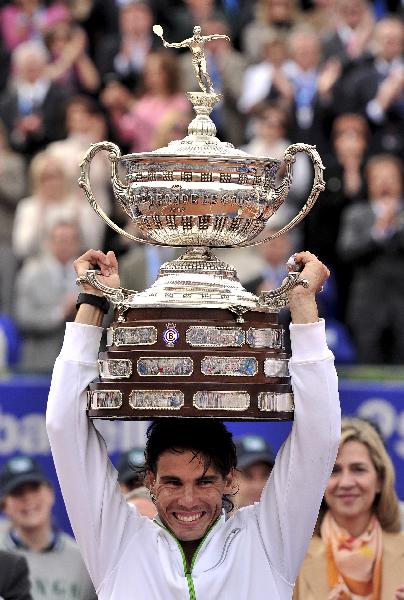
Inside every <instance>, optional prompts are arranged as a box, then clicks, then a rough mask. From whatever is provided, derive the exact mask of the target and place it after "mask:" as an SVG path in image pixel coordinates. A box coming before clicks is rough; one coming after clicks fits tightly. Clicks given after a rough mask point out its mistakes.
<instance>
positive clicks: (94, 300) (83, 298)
mask: <svg viewBox="0 0 404 600" xmlns="http://www.w3.org/2000/svg"><path fill="white" fill-rule="evenodd" d="M81 304H90V305H91V306H96V307H97V308H99V309H100V310H102V312H103V313H104V314H107V312H108V311H109V307H110V304H109V302H108V300H107V299H106V298H104V296H96V295H95V294H85V293H84V292H83V293H81V294H79V296H78V298H77V303H76V310H78V309H79V307H80V305H81Z"/></svg>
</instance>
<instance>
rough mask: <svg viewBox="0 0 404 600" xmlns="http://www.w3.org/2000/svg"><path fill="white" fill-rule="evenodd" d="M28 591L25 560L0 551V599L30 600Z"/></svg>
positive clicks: (28, 583)
mask: <svg viewBox="0 0 404 600" xmlns="http://www.w3.org/2000/svg"><path fill="white" fill-rule="evenodd" d="M30 589H31V583H30V581H29V572H28V564H27V561H26V560H25V558H24V557H23V556H16V555H15V554H13V553H12V552H6V551H5V550H0V597H1V598H2V599H3V600H32V596H31V594H30Z"/></svg>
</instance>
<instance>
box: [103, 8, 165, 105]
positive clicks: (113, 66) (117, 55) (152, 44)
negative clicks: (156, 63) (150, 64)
mask: <svg viewBox="0 0 404 600" xmlns="http://www.w3.org/2000/svg"><path fill="white" fill-rule="evenodd" d="M152 25H153V13H152V10H151V8H150V5H149V3H148V2H146V1H144V0H139V1H137V0H130V1H128V2H124V3H123V4H121V5H120V7H119V35H116V34H111V35H109V36H107V37H106V38H104V39H102V40H101V41H100V43H99V44H98V46H97V48H96V49H95V50H96V64H97V67H98V70H99V72H100V75H101V78H102V81H103V83H104V84H106V83H107V82H108V80H110V79H111V78H112V79H117V80H118V81H120V83H122V84H123V85H125V86H126V87H127V88H128V90H131V91H132V92H134V93H138V92H139V91H140V90H139V88H140V84H141V82H142V74H143V70H144V67H145V62H146V58H147V56H148V55H149V54H150V52H154V51H156V50H160V49H161V41H160V40H159V38H158V37H157V36H156V35H154V34H153V31H152Z"/></svg>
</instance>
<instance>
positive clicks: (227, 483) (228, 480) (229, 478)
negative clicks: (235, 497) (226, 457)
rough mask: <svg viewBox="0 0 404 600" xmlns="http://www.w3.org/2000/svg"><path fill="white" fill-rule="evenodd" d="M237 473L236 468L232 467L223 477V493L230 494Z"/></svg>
mask: <svg viewBox="0 0 404 600" xmlns="http://www.w3.org/2000/svg"><path fill="white" fill-rule="evenodd" d="M236 479H237V474H236V469H234V468H232V469H231V471H230V472H229V473H227V475H226V476H225V478H224V492H225V494H230V493H232V492H233V491H234V486H235V484H236Z"/></svg>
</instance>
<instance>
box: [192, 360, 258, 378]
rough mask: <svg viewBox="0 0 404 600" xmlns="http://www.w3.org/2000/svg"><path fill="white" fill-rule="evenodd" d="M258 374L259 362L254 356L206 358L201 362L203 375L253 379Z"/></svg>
mask: <svg viewBox="0 0 404 600" xmlns="http://www.w3.org/2000/svg"><path fill="white" fill-rule="evenodd" d="M257 372H258V362H257V359H256V358H255V357H254V356H245V357H243V356H241V357H240V356H205V357H204V358H203V359H202V360H201V373H202V374H203V375H231V376H235V377H253V376H254V375H256V374H257Z"/></svg>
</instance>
